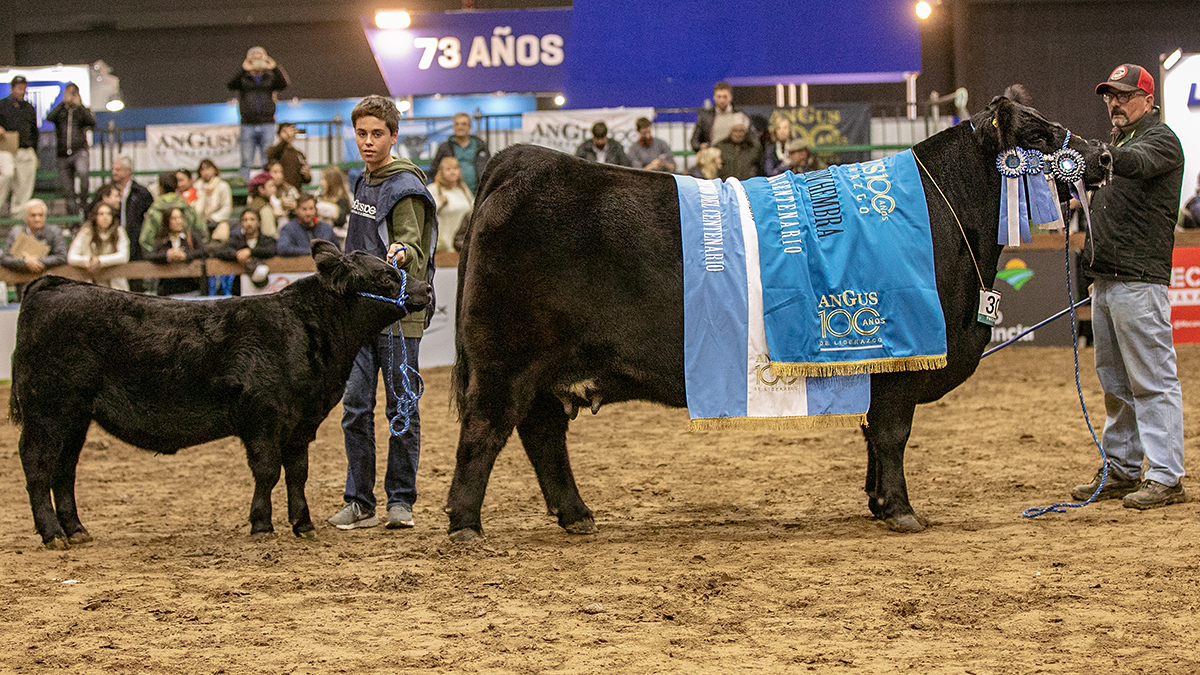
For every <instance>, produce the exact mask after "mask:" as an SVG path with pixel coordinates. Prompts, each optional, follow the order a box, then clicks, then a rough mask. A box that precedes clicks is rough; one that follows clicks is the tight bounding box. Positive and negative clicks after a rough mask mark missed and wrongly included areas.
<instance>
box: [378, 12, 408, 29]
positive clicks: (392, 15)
mask: <svg viewBox="0 0 1200 675" xmlns="http://www.w3.org/2000/svg"><path fill="white" fill-rule="evenodd" d="M411 24H412V17H410V16H409V15H408V12H405V11H403V10H399V9H381V10H379V11H377V12H375V27H376V28H381V29H384V30H387V29H391V28H408V27H409V26H410V25H411Z"/></svg>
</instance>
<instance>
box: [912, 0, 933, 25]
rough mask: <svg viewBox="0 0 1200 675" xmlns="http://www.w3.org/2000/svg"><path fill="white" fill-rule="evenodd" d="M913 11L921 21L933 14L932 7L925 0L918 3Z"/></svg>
mask: <svg viewBox="0 0 1200 675" xmlns="http://www.w3.org/2000/svg"><path fill="white" fill-rule="evenodd" d="M914 10H915V11H916V13H917V18H918V19H920V20H922V21H924V20H925V19H928V18H929V15H931V14H933V7H931V6H930V5H929V3H928V2H926V1H925V0H921V1H920V2H918V3H917V5H916V7H915V8H914Z"/></svg>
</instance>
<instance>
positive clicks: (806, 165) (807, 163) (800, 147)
mask: <svg viewBox="0 0 1200 675" xmlns="http://www.w3.org/2000/svg"><path fill="white" fill-rule="evenodd" d="M785 147H786V149H787V156H788V165H789V169H790V170H791V171H792V172H793V173H804V172H805V171H816V170H817V169H820V168H821V167H820V166H817V162H816V160H814V159H813V156H812V148H810V147H808V141H806V140H804V139H803V138H793V139H792V140H790V141H788V142H787V146H785Z"/></svg>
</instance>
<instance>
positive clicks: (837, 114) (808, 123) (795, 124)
mask: <svg viewBox="0 0 1200 675" xmlns="http://www.w3.org/2000/svg"><path fill="white" fill-rule="evenodd" d="M742 112H744V113H746V114H747V115H750V116H751V119H752V120H754V122H755V125H756V126H763V128H764V129H765V130H766V131H767V132H768V133H769V132H770V130H771V129H772V128H773V127H774V126H775V122H776V120H778V119H779V118H781V117H782V118H785V119H787V121H788V122H789V123H791V128H792V137H793V138H803V139H804V140H806V141H808V144H809V145H810V146H813V147H815V146H818V145H867V144H869V143H870V142H871V104H870V103H818V104H814V105H810V106H805V107H803V108H776V107H775V106H770V105H748V106H742ZM821 158H822V159H823V160H825V163H827V164H842V163H845V162H865V161H867V160H868V159H870V153H866V152H842V153H836V154H834V155H832V156H829V157H825V156H824V155H822V156H821Z"/></svg>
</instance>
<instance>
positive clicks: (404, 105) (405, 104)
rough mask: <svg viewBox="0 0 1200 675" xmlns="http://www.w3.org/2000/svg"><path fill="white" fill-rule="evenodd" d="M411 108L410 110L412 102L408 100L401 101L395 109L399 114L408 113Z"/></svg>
mask: <svg viewBox="0 0 1200 675" xmlns="http://www.w3.org/2000/svg"><path fill="white" fill-rule="evenodd" d="M411 108H412V102H411V101H409V100H408V99H401V101H400V102H399V103H397V104H396V109H397V110H399V111H400V112H408V111H409V109H411Z"/></svg>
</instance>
